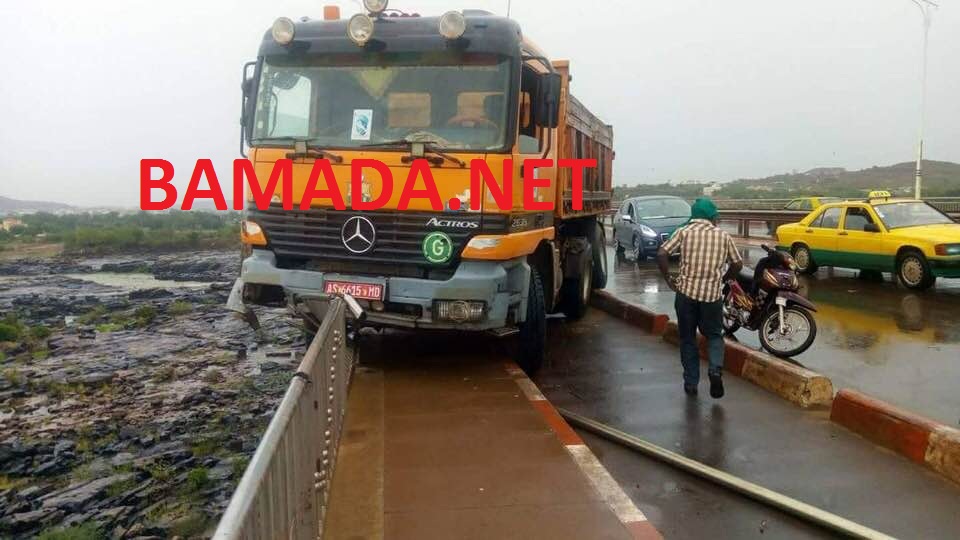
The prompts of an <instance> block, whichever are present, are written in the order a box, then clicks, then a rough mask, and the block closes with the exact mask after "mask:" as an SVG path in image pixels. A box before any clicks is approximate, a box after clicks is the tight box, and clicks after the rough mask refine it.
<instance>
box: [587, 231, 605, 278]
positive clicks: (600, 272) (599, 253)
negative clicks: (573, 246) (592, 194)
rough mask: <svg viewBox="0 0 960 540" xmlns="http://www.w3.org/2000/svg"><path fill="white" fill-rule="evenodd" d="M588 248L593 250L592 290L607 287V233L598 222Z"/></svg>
mask: <svg viewBox="0 0 960 540" xmlns="http://www.w3.org/2000/svg"><path fill="white" fill-rule="evenodd" d="M590 247H591V248H592V249H593V288H594V289H602V288H604V287H606V286H607V232H606V231H605V230H604V228H603V224H602V223H600V222H597V223H596V226H595V227H594V230H593V234H592V235H590Z"/></svg>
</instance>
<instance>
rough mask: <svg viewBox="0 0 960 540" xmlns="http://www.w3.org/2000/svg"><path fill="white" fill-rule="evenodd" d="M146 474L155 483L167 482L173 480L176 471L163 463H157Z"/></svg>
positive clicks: (171, 466)
mask: <svg viewBox="0 0 960 540" xmlns="http://www.w3.org/2000/svg"><path fill="white" fill-rule="evenodd" d="M147 472H148V473H150V477H151V478H153V479H154V480H156V481H157V482H167V481H169V480H170V479H171V478H173V475H174V474H175V473H176V472H177V469H176V468H175V467H174V466H173V465H170V464H169V463H167V462H165V461H157V462H156V463H154V464H153V465H151V466H150V467H149V468H148V469H147Z"/></svg>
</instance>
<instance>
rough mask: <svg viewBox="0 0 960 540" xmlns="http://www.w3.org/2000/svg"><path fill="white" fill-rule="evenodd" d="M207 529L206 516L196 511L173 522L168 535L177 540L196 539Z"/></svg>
mask: <svg viewBox="0 0 960 540" xmlns="http://www.w3.org/2000/svg"><path fill="white" fill-rule="evenodd" d="M206 528H207V516H205V515H203V514H202V513H201V512H198V511H196V510H194V511H191V512H190V513H188V514H187V515H185V516H183V517H182V518H180V519H178V520H177V521H175V522H173V526H172V527H170V535H171V536H175V537H179V538H196V537H198V536H200V535H202V534H203V531H204V530H205V529H206Z"/></svg>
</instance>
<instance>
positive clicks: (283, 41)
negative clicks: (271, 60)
mask: <svg viewBox="0 0 960 540" xmlns="http://www.w3.org/2000/svg"><path fill="white" fill-rule="evenodd" d="M270 33H271V34H273V40H274V41H276V42H277V43H279V44H280V45H289V44H290V42H292V41H293V36H294V35H296V33H297V27H296V25H294V24H293V21H291V20H290V19H288V18H286V17H280V18H279V19H277V20H275V21H273V27H271V28H270Z"/></svg>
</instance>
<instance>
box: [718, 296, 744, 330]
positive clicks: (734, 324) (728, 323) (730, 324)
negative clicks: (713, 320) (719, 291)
mask: <svg viewBox="0 0 960 540" xmlns="http://www.w3.org/2000/svg"><path fill="white" fill-rule="evenodd" d="M727 309H728V308H727V305H726V303H724V305H723V319H721V323H722V325H723V335H725V336H727V337H729V336H732V335H734V334H736V333H737V330H739V329H740V321H739V320H737V316H736V314H735V313H729V314H728V313H727Z"/></svg>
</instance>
